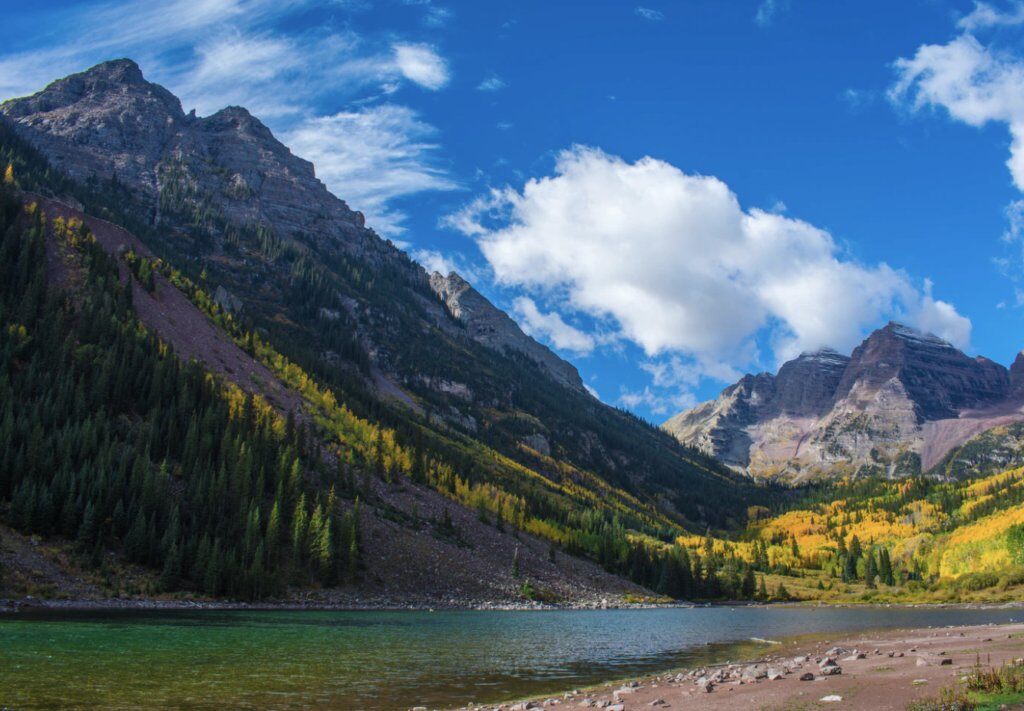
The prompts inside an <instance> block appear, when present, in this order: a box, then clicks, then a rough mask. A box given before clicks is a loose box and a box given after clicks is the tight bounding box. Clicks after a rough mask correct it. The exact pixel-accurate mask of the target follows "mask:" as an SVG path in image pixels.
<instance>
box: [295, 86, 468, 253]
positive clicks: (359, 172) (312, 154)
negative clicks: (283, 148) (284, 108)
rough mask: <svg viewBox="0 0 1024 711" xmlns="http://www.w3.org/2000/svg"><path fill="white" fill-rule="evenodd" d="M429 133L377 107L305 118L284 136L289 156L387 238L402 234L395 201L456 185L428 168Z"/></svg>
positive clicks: (391, 109)
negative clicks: (309, 165)
mask: <svg viewBox="0 0 1024 711" xmlns="http://www.w3.org/2000/svg"><path fill="white" fill-rule="evenodd" d="M434 134H435V129H434V128H433V127H432V126H430V125H429V124H427V123H425V122H423V121H422V120H421V119H420V118H419V117H418V116H417V114H416V113H415V112H414V111H413V110H412V109H410V108H408V107H405V106H399V105H393V104H382V105H377V106H373V107H367V108H364V109H361V110H359V111H343V112H340V113H337V114H334V115H332V116H321V117H317V118H311V119H308V120H306V121H304V122H302V123H301V124H300V125H299V126H297V127H296V128H295V129H294V130H292V131H290V132H289V133H288V134H287V135H286V136H285V140H286V142H287V143H288V145H290V146H291V147H292V150H293V151H294V152H295V153H296V154H297V155H301V156H303V157H305V158H307V159H309V160H311V161H313V164H314V165H315V166H316V171H317V176H318V177H319V178H320V179H321V180H323V181H324V183H326V184H327V186H328V187H329V188H330V189H331V191H332V192H334V193H336V194H338V195H341V196H342V197H344V198H345V199H346V200H347V201H348V202H349V204H350V205H352V206H353V207H354V208H355V209H358V210H362V211H363V212H364V213H366V215H367V223H368V224H370V225H371V226H374V227H375V228H376V229H379V230H381V231H383V232H385V233H387V234H399V233H401V232H402V231H403V228H402V225H401V221H402V219H403V217H404V215H402V214H401V213H396V212H394V211H393V210H392V209H391V208H390V207H389V203H390V201H391V200H393V199H394V198H396V197H399V196H403V195H412V194H415V193H420V192H424V191H427V190H454V189H457V188H458V185H457V184H456V183H455V182H454V181H452V180H451V179H450V178H449V177H448V175H447V174H446V173H445V171H444V170H442V169H441V168H438V167H436V166H435V165H434V154H435V152H436V150H437V144H436V143H433V142H432V141H431V139H432V138H433V137H434Z"/></svg>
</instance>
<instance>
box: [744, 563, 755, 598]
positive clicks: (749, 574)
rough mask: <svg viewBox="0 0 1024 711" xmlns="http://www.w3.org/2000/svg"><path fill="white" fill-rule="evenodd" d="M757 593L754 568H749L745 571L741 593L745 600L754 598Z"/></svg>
mask: <svg viewBox="0 0 1024 711" xmlns="http://www.w3.org/2000/svg"><path fill="white" fill-rule="evenodd" d="M756 593H757V583H756V582H755V580H754V570H753V569H752V568H747V569H746V570H745V571H744V573H743V582H742V583H741V585H740V595H741V597H742V598H743V599H744V600H753V599H754V595H755V594H756Z"/></svg>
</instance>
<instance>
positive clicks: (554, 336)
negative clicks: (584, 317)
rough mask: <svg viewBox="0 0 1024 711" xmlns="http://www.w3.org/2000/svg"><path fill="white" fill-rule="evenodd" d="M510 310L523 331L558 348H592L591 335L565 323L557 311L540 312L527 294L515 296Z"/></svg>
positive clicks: (572, 349) (582, 349) (583, 351)
mask: <svg viewBox="0 0 1024 711" xmlns="http://www.w3.org/2000/svg"><path fill="white" fill-rule="evenodd" d="M512 310H513V313H514V314H515V315H516V319H517V321H518V322H519V325H520V326H521V327H522V329H523V331H525V332H526V333H528V334H529V335H531V336H534V337H535V338H543V339H545V340H547V341H550V342H551V343H552V344H553V345H554V346H555V348H557V349H559V350H563V351H572V352H574V353H580V354H584V353H590V352H591V351H592V350H594V345H595V342H594V337H593V336H591V335H590V334H587V333H584V332H583V331H581V330H579V329H578V328H576V327H575V326H572V325H570V324H568V323H566V322H565V320H564V319H562V317H561V316H559V315H558V314H557V313H542V312H541V311H540V309H538V308H537V304H536V303H535V302H534V301H533V299H531V298H529V297H527V296H520V297H517V298H516V299H515V301H513V302H512Z"/></svg>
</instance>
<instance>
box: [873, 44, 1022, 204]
mask: <svg viewBox="0 0 1024 711" xmlns="http://www.w3.org/2000/svg"><path fill="white" fill-rule="evenodd" d="M895 67H896V72H897V80H896V83H895V84H894V85H893V86H892V88H891V89H890V91H889V97H890V98H891V99H892V100H893V101H894V102H897V103H907V104H908V105H909V106H910V107H911V108H912V109H913V110H919V109H922V108H926V107H934V108H943V109H945V110H946V111H947V112H948V113H949V115H950V116H951V117H952V118H954V119H957V120H959V121H963V122H964V123H966V124H969V125H971V126H976V127H980V126H984V125H985V124H987V123H989V122H993V121H994V122H1000V123H1004V124H1006V125H1007V127H1008V128H1009V130H1010V135H1011V137H1012V139H1013V140H1012V143H1011V145H1010V158H1009V160H1008V161H1007V166H1008V167H1009V168H1010V173H1011V175H1012V176H1013V181H1014V184H1015V185H1016V186H1017V188H1018V189H1021V190H1024V61H1022V60H1021V59H1020V58H1019V57H1016V56H1014V55H1010V54H1004V53H1000V52H998V51H997V50H995V49H993V48H990V47H987V46H985V45H983V44H982V43H981V42H979V41H978V40H977V38H975V37H974V36H973V35H971V34H962V35H960V36H958V37H956V38H954V39H953V40H951V41H950V42H948V43H946V44H941V45H939V44H928V45H922V46H921V47H919V48H918V50H917V52H916V53H915V54H914V56H913V57H911V58H909V59H905V58H904V59H898V60H897V61H896V63H895Z"/></svg>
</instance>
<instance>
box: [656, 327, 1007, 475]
mask: <svg viewBox="0 0 1024 711" xmlns="http://www.w3.org/2000/svg"><path fill="white" fill-rule="evenodd" d="M1022 371H1024V356H1018V358H1017V360H1016V361H1015V363H1014V365H1013V366H1012V367H1011V368H1009V369H1008V368H1006V367H1004V366H1002V365H1000V364H998V363H995V362H994V361H991V360H989V359H987V358H984V357H981V356H979V357H976V358H971V357H969V356H967V355H965V354H963V353H962V352H961V351H959V350H957V349H956V348H955V347H953V346H952V345H951V344H949V343H948V342H946V341H944V340H942V339H941V338H939V337H937V336H935V335H933V334H927V333H923V332H921V331H917V330H915V329H912V328H909V327H907V326H904V325H902V324H899V323H896V322H892V321H890V322H889V323H888V324H887V325H885V326H883V327H882V328H879V329H877V330H875V331H873V332H872V333H871V334H869V335H868V337H867V338H865V339H864V341H863V342H862V343H861V344H860V345H858V346H857V347H856V348H855V349H854V350H853V352H852V353H851V355H850V356H849V357H847V356H843V355H841V354H838V353H836V352H835V351H833V350H831V349H825V350H823V351H819V352H817V353H814V354H806V353H805V354H801V355H800V356H799V357H797V358H795V359H794V360H791V361H788V362H786V363H784V364H783V365H782V366H781V367H780V368H779V370H778V372H777V374H775V375H772V374H769V373H760V374H758V375H746V376H744V377H743V378H741V379H740V381H739V382H737V383H736V384H734V385H731V386H728V387H727V388H725V389H724V390H723V391H722V393H721V395H719V397H718V398H717V399H715V400H711V401H708V402H706V403H702V404H700V405H698V406H697V407H695V408H693V409H691V410H687V411H684V412H681V413H679V414H677V415H675V416H673V417H672V418H670V419H669V420H667V421H666V422H665V423H664V424H663V427H664V428H665V429H666V430H667V431H669V432H671V433H672V434H673V435H674V436H676V437H677V438H678V439H679V440H680V441H682V442H684V443H687V444H691V445H694V446H697V447H699V448H701V449H702V450H703V451H706V452H708V453H710V454H713V455H715V456H718V457H720V458H721V459H722V460H723V461H725V462H726V463H727V464H729V465H730V466H732V467H734V468H735V469H738V470H742V471H746V472H748V473H751V474H754V475H757V476H769V477H775V476H781V477H783V478H786V479H791V480H798V481H799V480H802V479H804V478H807V477H813V476H819V475H829V474H836V473H841V474H856V473H860V474H864V473H869V472H870V473H875V474H884V475H886V476H899V475H907V474H915V473H920V472H921V471H927V470H928V469H930V468H931V467H932V466H934V465H935V464H936V463H938V462H939V461H940V460H941V459H942V457H943V456H944V455H945V454H946V453H947V452H948V451H950V450H951V449H953V448H954V447H957V446H959V445H961V444H963V443H964V442H966V441H967V440H968V439H970V438H971V437H973V436H975V435H977V434H978V433H979V432H980V431H983V429H979V428H985V425H986V424H988V425H990V426H993V427H994V426H996V425H1003V424H1007V423H1008V422H1011V421H1014V420H1016V419H1024V410H1022V406H1024V397H1022V396H1021V391H1020V385H1019V383H1020V377H1021V372H1022Z"/></svg>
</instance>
